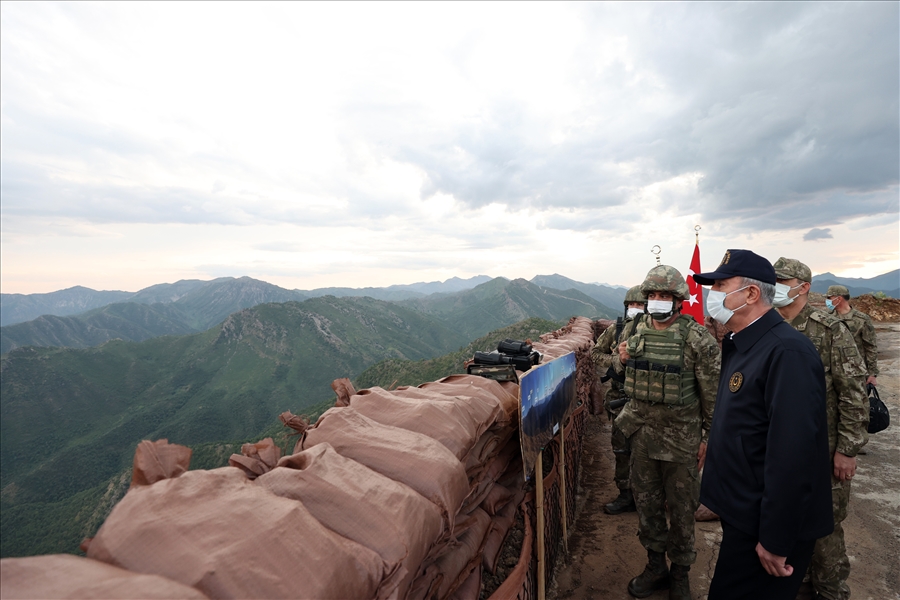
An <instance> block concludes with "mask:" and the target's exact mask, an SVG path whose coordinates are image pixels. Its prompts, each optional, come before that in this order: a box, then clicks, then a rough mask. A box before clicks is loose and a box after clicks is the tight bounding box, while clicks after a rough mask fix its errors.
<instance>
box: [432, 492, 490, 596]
mask: <svg viewBox="0 0 900 600" xmlns="http://www.w3.org/2000/svg"><path fill="white" fill-rule="evenodd" d="M472 516H473V517H474V518H475V523H474V524H473V525H472V526H471V527H469V528H468V529H466V531H465V532H464V533H463V534H461V535H460V536H459V538H458V541H459V543H458V545H456V546H455V547H453V548H452V549H451V550H449V551H448V552H446V553H444V554H443V555H442V556H440V557H439V558H438V559H437V560H436V561H435V564H436V565H437V567H438V569H440V572H441V573H442V575H443V577H442V578H441V582H440V584H439V585H438V588H437V597H438V598H441V599H444V598H447V597H449V596H450V594H452V593H453V592H454V591H455V590H456V589H457V588H458V587H459V586H460V585H462V583H463V582H464V581H465V580H466V579H467V578H468V577H469V574H471V572H472V570H473V569H475V568H477V567H479V566H480V565H481V551H482V549H483V548H484V540H485V537H486V535H487V531H488V528H489V527H490V526H491V517H490V516H488V514H487V513H486V512H484V511H483V510H481V509H477V510H475V511H474V512H473V513H472Z"/></svg>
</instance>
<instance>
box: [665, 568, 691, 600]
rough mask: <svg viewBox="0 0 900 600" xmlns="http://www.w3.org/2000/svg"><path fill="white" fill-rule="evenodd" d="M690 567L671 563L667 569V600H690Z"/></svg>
mask: <svg viewBox="0 0 900 600" xmlns="http://www.w3.org/2000/svg"><path fill="white" fill-rule="evenodd" d="M690 570H691V567H690V566H685V565H676V564H675V563H672V568H671V569H669V578H670V581H669V584H670V587H669V600H691V580H690V578H689V577H688V572H689V571H690Z"/></svg>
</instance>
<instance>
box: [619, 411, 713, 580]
mask: <svg viewBox="0 0 900 600" xmlns="http://www.w3.org/2000/svg"><path fill="white" fill-rule="evenodd" d="M631 491H632V492H633V493H634V502H635V505H636V506H637V513H638V537H639V538H640V540H641V545H642V546H644V548H646V549H647V550H652V551H654V552H665V553H667V554H668V555H669V560H671V561H672V562H673V563H675V564H678V565H684V566H687V565H692V564H694V560H696V558H697V552H696V551H695V550H694V511H696V510H697V507H698V506H700V476H699V473H698V472H697V463H696V462H694V461H692V462H690V463H677V462H669V461H665V460H654V459H652V458H650V456H649V452H648V449H647V442H646V436H645V433H644V429H643V428H641V429H640V430H638V431H637V432H636V433H635V434H634V435H633V436H631ZM666 505H668V509H669V510H668V516H669V519H668V524H667V523H666Z"/></svg>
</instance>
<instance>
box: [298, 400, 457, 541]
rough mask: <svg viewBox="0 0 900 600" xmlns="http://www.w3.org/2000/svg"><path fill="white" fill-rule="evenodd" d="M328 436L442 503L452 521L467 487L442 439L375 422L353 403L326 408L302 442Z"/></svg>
mask: <svg viewBox="0 0 900 600" xmlns="http://www.w3.org/2000/svg"><path fill="white" fill-rule="evenodd" d="M326 442H327V443H329V444H331V445H332V447H334V449H335V450H336V451H337V452H338V454H340V455H341V456H345V457H347V458H351V459H353V460H355V461H356V462H358V463H360V464H363V465H365V466H367V467H369V468H370V469H372V470H373V471H375V472H377V473H381V474H382V475H384V476H385V477H388V478H390V479H393V480H394V481H399V482H400V483H404V484H406V485H408V486H409V487H411V488H412V489H414V490H415V491H417V492H418V493H420V494H422V495H423V496H424V497H425V498H427V499H428V500H430V501H431V502H433V503H434V504H436V505H437V506H438V508H439V509H440V511H441V516H442V517H443V518H444V521H445V523H447V524H451V523H452V522H453V517H454V516H455V515H456V513H458V512H459V507H460V506H461V505H462V502H463V499H464V498H465V497H466V495H467V494H468V493H469V482H468V479H467V478H466V472H465V469H464V467H463V464H462V463H461V462H460V461H459V459H457V458H456V456H454V454H453V453H452V452H450V451H449V450H448V449H447V448H446V447H445V446H444V445H443V444H441V443H440V442H438V441H436V440H433V439H431V438H430V437H428V436H426V435H422V434H421V433H415V432H412V431H407V430H406V429H401V428H399V427H391V426H389V425H382V424H380V423H377V422H375V421H373V420H372V419H369V418H368V417H365V416H363V415H361V414H359V413H358V412H356V410H355V409H354V408H353V407H349V406H348V407H346V408H331V409H329V410H327V411H326V412H325V413H324V414H323V415H322V416H321V417H319V420H318V421H317V422H316V425H315V427H312V428H310V429H309V430H307V432H306V434H305V436H304V438H303V439H302V440H301V441H300V443H299V445H300V447H301V448H300V449H302V450H306V449H309V448H312V447H314V446H317V445H318V444H324V443H326ZM295 454H296V452H295Z"/></svg>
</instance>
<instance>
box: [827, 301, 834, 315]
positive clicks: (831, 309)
mask: <svg viewBox="0 0 900 600" xmlns="http://www.w3.org/2000/svg"><path fill="white" fill-rule="evenodd" d="M825 308H827V309H828V310H829V311H830V312H834V303H833V302H832V301H831V298H825Z"/></svg>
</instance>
